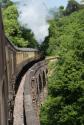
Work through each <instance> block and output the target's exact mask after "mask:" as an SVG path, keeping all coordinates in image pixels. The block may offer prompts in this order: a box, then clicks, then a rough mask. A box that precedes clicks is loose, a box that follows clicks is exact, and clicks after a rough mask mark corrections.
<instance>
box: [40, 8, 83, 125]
mask: <svg viewBox="0 0 84 125" xmlns="http://www.w3.org/2000/svg"><path fill="white" fill-rule="evenodd" d="M83 15H84V9H82V10H79V11H78V12H74V13H72V14H71V15H69V16H64V17H62V18H59V19H58V20H53V21H51V22H50V25H51V26H50V29H49V32H50V35H49V37H48V38H47V42H48V43H47V42H46V41H45V42H44V43H43V46H44V49H45V53H46V54H47V55H51V56H52V55H59V57H60V58H59V60H58V61H57V62H54V64H52V65H51V69H52V68H53V69H54V70H53V73H52V74H51V76H50V77H49V81H48V82H49V84H48V88H49V96H48V98H47V100H46V102H45V103H44V105H43V106H42V108H41V125H84V16H83ZM46 44H47V45H48V47H45V46H46Z"/></svg>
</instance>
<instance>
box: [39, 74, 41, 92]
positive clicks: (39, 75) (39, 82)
mask: <svg viewBox="0 0 84 125" xmlns="http://www.w3.org/2000/svg"><path fill="white" fill-rule="evenodd" d="M41 90H42V80H41V75H39V91H40V92H41Z"/></svg>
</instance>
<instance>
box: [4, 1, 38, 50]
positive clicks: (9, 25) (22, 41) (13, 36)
mask: <svg viewBox="0 0 84 125" xmlns="http://www.w3.org/2000/svg"><path fill="white" fill-rule="evenodd" d="M18 16H19V15H18V12H17V9H16V6H15V5H14V4H13V3H12V2H10V1H8V5H7V7H6V8H4V9H3V19H4V27H5V33H6V36H7V37H8V38H9V40H10V41H12V42H13V43H14V44H15V45H17V46H19V47H33V48H34V47H37V46H38V43H37V42H36V40H35V39H34V35H33V33H32V32H31V31H30V30H29V29H25V28H23V27H21V26H20V24H19V22H18Z"/></svg>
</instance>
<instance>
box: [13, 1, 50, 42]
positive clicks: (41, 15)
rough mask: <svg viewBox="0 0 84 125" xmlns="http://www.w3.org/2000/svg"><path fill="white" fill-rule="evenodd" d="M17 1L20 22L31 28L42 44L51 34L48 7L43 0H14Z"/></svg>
mask: <svg viewBox="0 0 84 125" xmlns="http://www.w3.org/2000/svg"><path fill="white" fill-rule="evenodd" d="M12 1H13V2H15V3H16V5H17V9H18V12H19V18H18V20H19V22H20V24H21V25H22V26H24V27H26V28H28V29H31V31H32V32H33V33H34V36H35V39H36V40H37V41H38V42H39V44H41V43H42V42H43V41H44V39H45V37H46V36H48V35H49V31H48V28H49V24H48V22H47V20H48V9H47V8H46V6H45V4H44V2H43V0H12Z"/></svg>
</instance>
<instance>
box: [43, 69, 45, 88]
mask: <svg viewBox="0 0 84 125" xmlns="http://www.w3.org/2000/svg"><path fill="white" fill-rule="evenodd" d="M45 85H46V75H45V72H44V71H43V87H45Z"/></svg>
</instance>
